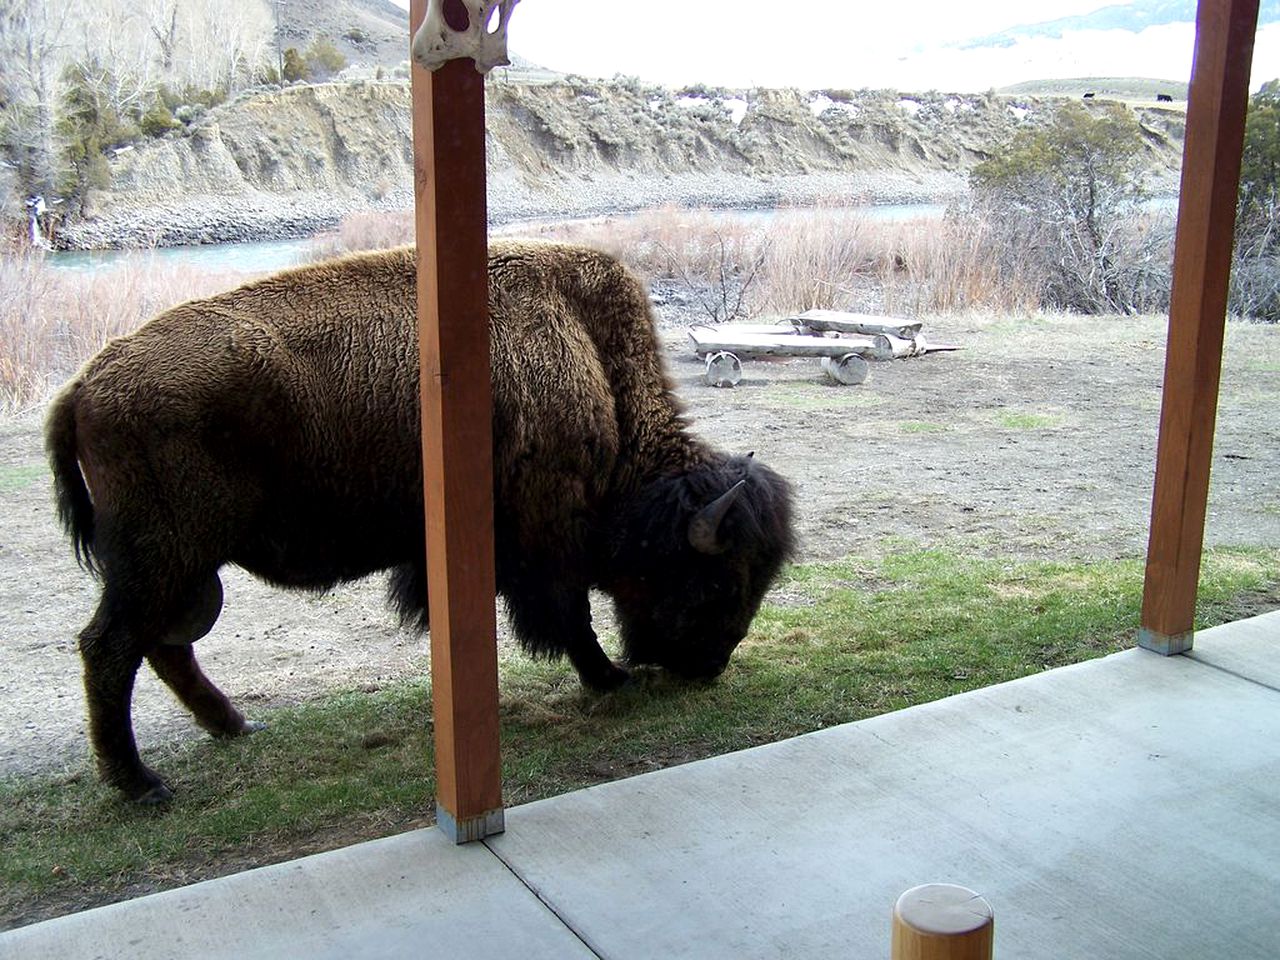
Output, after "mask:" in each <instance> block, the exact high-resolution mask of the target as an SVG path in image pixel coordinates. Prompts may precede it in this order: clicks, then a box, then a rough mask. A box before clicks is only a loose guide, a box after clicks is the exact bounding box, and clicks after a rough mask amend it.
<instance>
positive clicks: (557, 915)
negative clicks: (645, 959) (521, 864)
mask: <svg viewBox="0 0 1280 960" xmlns="http://www.w3.org/2000/svg"><path fill="white" fill-rule="evenodd" d="M481 843H483V844H484V847H485V849H486V850H488V851H489V852H490V853H491V854H493V856H494V858H495V859H496V860H497V861H498V862H499V863H500V864H502V865H503V866H504V867H506V868H507V872H508V873H510V874H511V875H512V876H513V877H515V878H516V880H517V881H519V883H520V885H521V886H523V887H524V888H525V889H526V890H528V891H529V892H530V893H531V894H533V895H534V897H536V898H537V900H538V902H539V903H540V904H542V905H543V906H544V907H546V908H547V910H548V911H550V913H551V915H552V916H554V917H555V918H556V919H557V920H559V921H560V925H561V926H563V927H564V928H565V929H566V930H568V931H569V932H570V933H571V934H573V935H574V936H575V937H577V938H578V942H579V943H581V944H582V945H583V947H585V948H586V949H587V950H589V951H590V952H591V955H592V956H593V957H597V958H599V960H605V955H604V954H603V953H601V952H600V951H599V950H598V949H597V948H596V946H595V944H593V943H592V942H591V941H590V940H588V939H587V937H586V935H585V934H584V933H583V932H582V931H581V930H579V929H578V928H577V927H575V926H574V925H573V924H572V923H570V922H569V920H568V918H567V917H565V915H564V914H562V913H561V912H560V911H559V910H557V909H556V905H555V904H554V903H552V902H551V901H550V900H548V899H547V898H546V897H545V896H543V894H542V891H541V890H539V889H538V888H537V887H535V886H534V885H533V884H531V883H530V882H529V881H528V880H526V879H525V878H524V877H523V876H521V875H520V871H519V870H517V869H516V868H515V867H513V866H512V865H511V864H510V863H508V862H507V861H506V860H504V859H503V857H502V854H500V853H498V851H497V850H495V849H494V848H493V845H492V844H490V843H489V842H488V841H485V840H482V841H481Z"/></svg>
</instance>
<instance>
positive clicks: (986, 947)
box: [892, 883, 995, 960]
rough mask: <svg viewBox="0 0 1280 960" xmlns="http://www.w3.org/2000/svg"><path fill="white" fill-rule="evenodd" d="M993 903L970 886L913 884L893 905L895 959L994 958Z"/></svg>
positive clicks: (960, 959)
mask: <svg viewBox="0 0 1280 960" xmlns="http://www.w3.org/2000/svg"><path fill="white" fill-rule="evenodd" d="M994 938H995V918H994V916H993V914H992V912H991V904H989V903H987V901H986V900H985V899H984V898H983V897H981V896H979V895H978V894H976V893H974V892H973V891H972V890H969V889H967V888H966V887H958V886H956V885H955V884H952V883H927V884H925V885H924V886H921V887H912V888H911V889H910V890H908V891H907V892H906V893H904V894H903V895H902V896H901V897H899V898H898V902H897V903H896V904H895V905H894V907H893V948H892V949H893V952H892V960H991V951H992V945H993V943H994Z"/></svg>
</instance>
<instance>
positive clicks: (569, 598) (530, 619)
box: [506, 581, 631, 692]
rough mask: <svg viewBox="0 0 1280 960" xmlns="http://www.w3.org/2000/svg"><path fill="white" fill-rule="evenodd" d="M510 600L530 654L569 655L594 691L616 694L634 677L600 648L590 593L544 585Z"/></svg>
mask: <svg viewBox="0 0 1280 960" xmlns="http://www.w3.org/2000/svg"><path fill="white" fill-rule="evenodd" d="M506 599H507V613H508V614H509V615H510V617H511V623H512V626H514V627H515V631H516V635H517V636H518V637H519V638H520V643H521V645H522V646H523V647H524V648H525V649H526V650H527V651H529V652H530V653H532V654H534V655H535V656H537V655H542V656H552V657H554V656H557V655H560V654H565V655H567V656H568V657H569V662H570V663H572V664H573V668H574V669H575V670H577V671H578V676H579V678H581V680H582V682H583V683H584V684H586V685H587V686H588V687H590V688H591V689H592V690H598V691H601V692H607V691H609V690H616V689H617V688H618V687H620V686H621V685H622V684H624V683H626V682H627V680H628V679H629V678H630V676H631V675H630V674H629V673H627V671H626V670H624V669H622V667H619V666H618V665H617V664H616V663H614V662H613V661H612V660H610V659H609V657H608V656H607V655H606V654H605V652H604V650H602V649H601V648H600V643H599V641H598V640H596V634H595V631H594V630H592V629H591V600H590V595H589V594H588V592H587V591H586V590H585V589H581V590H577V589H572V588H565V587H560V586H556V585H554V584H550V583H547V582H546V581H538V582H532V583H524V584H521V586H520V588H519V589H515V590H511V591H508V592H507V594H506Z"/></svg>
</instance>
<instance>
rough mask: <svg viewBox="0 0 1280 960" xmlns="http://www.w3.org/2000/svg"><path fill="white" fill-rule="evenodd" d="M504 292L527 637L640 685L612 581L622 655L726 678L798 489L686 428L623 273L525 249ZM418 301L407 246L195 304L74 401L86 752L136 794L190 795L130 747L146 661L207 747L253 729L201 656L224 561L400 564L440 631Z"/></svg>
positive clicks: (417, 617) (66, 414)
mask: <svg viewBox="0 0 1280 960" xmlns="http://www.w3.org/2000/svg"><path fill="white" fill-rule="evenodd" d="M488 277H489V310H490V327H491V333H492V336H491V369H492V374H493V436H494V501H495V508H494V509H495V538H496V541H495V546H496V575H497V586H498V591H499V593H500V594H501V595H502V597H503V599H504V601H505V604H506V609H507V613H508V616H509V619H510V621H511V623H512V626H513V628H514V631H515V633H516V635H517V636H518V638H519V640H520V642H521V644H522V646H523V647H524V648H525V649H526V650H527V651H529V652H530V653H532V654H535V655H544V656H551V657H559V656H562V655H563V656H567V657H568V658H569V660H570V662H571V663H572V664H573V666H574V668H575V669H576V670H577V672H578V675H579V676H580V678H581V680H582V682H583V683H584V684H585V685H586V686H588V687H590V688H593V689H595V690H601V691H604V690H609V689H611V688H614V687H616V686H618V685H619V684H621V683H622V682H624V681H625V680H626V679H627V677H628V673H627V671H626V669H625V667H624V666H620V665H617V664H615V663H613V662H612V661H611V660H610V659H609V657H608V656H607V655H606V654H605V653H604V652H603V650H601V648H600V645H599V643H598V642H597V640H596V636H595V634H594V633H593V631H592V629H591V611H590V605H589V600H588V593H589V591H590V590H591V589H592V588H599V589H600V590H602V591H604V592H605V593H606V594H608V595H609V596H610V597H611V598H612V600H613V603H614V606H615V608H616V612H617V616H618V620H619V623H620V630H621V641H622V648H623V653H624V655H625V661H626V662H628V663H630V664H652V665H657V666H660V667H663V668H666V669H667V670H669V671H672V672H673V673H675V674H677V675H679V676H682V677H686V678H706V679H710V678H713V677H715V676H717V675H719V674H720V672H721V671H722V670H723V669H724V668H725V666H726V664H727V662H728V660H729V656H730V654H731V652H732V651H733V649H734V648H735V647H736V646H737V644H738V642H739V641H740V640H741V639H742V638H743V636H744V635H745V634H746V632H747V628H748V625H749V624H750V622H751V620H752V618H753V617H754V615H755V613H756V610H757V608H758V607H759V605H760V601H761V598H762V597H763V595H764V593H765V590H766V589H767V588H768V586H769V584H770V583H771V581H772V580H773V579H774V577H775V575H776V574H777V573H778V571H779V568H780V567H781V565H782V563H783V562H784V560H785V559H786V558H787V557H788V555H789V554H790V552H791V550H792V545H793V539H792V532H791V494H790V490H789V486H788V484H787V482H786V481H785V480H784V479H783V478H782V477H781V476H779V475H778V474H777V473H775V472H774V471H772V470H770V469H769V468H768V467H766V466H764V465H763V464H762V463H760V462H759V461H758V460H755V459H754V458H752V456H751V455H750V454H747V455H746V456H731V455H729V454H726V453H723V452H721V451H718V450H716V449H713V448H712V447H710V446H708V445H707V444H706V443H704V442H703V441H701V440H700V439H698V438H697V437H695V436H694V435H693V434H692V433H691V432H690V430H689V427H688V424H687V422H686V420H685V419H684V417H683V416H682V413H681V408H680V405H679V403H678V402H677V400H676V398H675V396H674V395H673V392H672V387H671V384H670V382H669V381H668V379H667V378H666V375H665V373H664V371H663V368H662V363H661V358H660V356H659V349H658V344H657V338H656V335H655V332H654V327H653V321H652V315H651V312H650V308H649V302H648V298H647V296H646V294H645V291H644V288H643V287H642V285H641V284H640V283H639V282H638V281H637V280H636V279H635V278H634V277H633V276H632V275H631V274H630V273H628V272H627V270H626V269H625V268H624V267H623V266H622V265H621V264H619V263H618V261H617V260H615V259H613V258H612V257H610V256H608V255H606V254H603V253H600V252H597V251H594V250H590V249H586V248H580V247H574V246H568V245H561V244H553V243H541V242H536V241H506V242H501V243H495V244H494V245H493V246H492V248H491V249H490V252H489V264H488ZM415 284H416V258H415V254H414V251H413V249H412V248H404V249H399V250H393V251H384V252H377V253H366V254H358V255H353V256H349V257H346V258H342V259H338V260H333V261H329V262H325V263H320V264H315V265H311V266H305V267H301V268H297V269H293V270H289V271H286V272H283V273H280V274H278V275H275V276H272V277H269V278H266V279H263V280H259V281H256V282H253V283H249V284H246V285H244V286H241V287H239V288H237V289H235V290H231V291H229V292H227V293H222V294H219V295H217V296H214V297H210V298H208V299H204V300H196V301H192V302H190V303H185V304H182V305H180V306H177V307H174V308H173V309H171V310H168V311H166V312H164V313H162V314H160V315H159V316H157V317H156V318H154V319H153V320H151V321H150V322H149V323H147V324H145V325H144V326H143V327H141V328H140V329H139V330H138V331H137V332H135V333H133V334H132V335H130V336H127V337H122V338H120V339H118V340H114V341H112V342H111V343H109V344H107V346H106V347H105V348H103V350H102V351H101V352H100V353H99V354H98V355H97V356H96V357H94V358H93V359H92V360H90V361H89V362H88V363H87V364H86V365H85V367H84V368H83V369H82V370H81V371H80V372H79V374H78V375H77V376H76V377H75V378H74V379H73V380H72V381H71V382H70V383H69V384H68V385H67V386H66V387H65V388H64V389H63V390H62V392H61V393H60V394H59V395H58V397H57V398H56V399H55V400H54V402H53V404H52V406H51V408H50V412H49V417H48V422H47V426H46V445H47V449H48V454H49V458H50V462H51V465H52V468H53V475H54V485H55V494H56V499H57V507H58V513H59V516H60V518H61V521H62V523H63V526H64V527H65V528H66V530H67V532H68V534H69V536H70V537H71V539H72V541H73V542H74V545H75V551H76V556H77V558H78V559H79V560H80V562H81V563H82V564H83V565H84V566H86V567H87V568H88V569H89V570H90V571H91V572H93V573H94V574H96V575H97V576H98V577H99V578H100V579H101V581H102V595H101V599H100V601H99V604H98V607H97V609H96V611H95V612H94V614H93V617H92V618H91V619H90V621H89V623H88V625H87V626H86V627H85V628H84V630H83V631H82V632H81V634H80V654H81V658H82V661H83V668H84V684H85V694H86V699H87V703H88V714H89V737H90V740H91V743H92V746H93V750H94V753H95V755H96V758H97V763H98V768H99V771H100V773H101V775H102V777H103V779H104V780H105V781H107V782H108V783H110V784H112V785H114V786H115V787H117V788H119V790H120V791H122V792H123V793H124V794H125V795H126V796H127V797H129V798H131V799H133V800H137V801H141V802H144V803H160V802H164V801H166V800H168V799H169V798H170V797H171V796H172V793H171V791H170V789H169V787H168V786H167V785H166V784H165V783H164V781H163V780H162V779H161V778H160V777H159V776H158V775H157V774H156V773H154V772H153V771H152V770H150V769H148V768H147V767H146V766H145V765H144V764H143V763H142V760H141V758H140V757H139V755H138V750H137V746H136V744H135V742H134V736H133V729H132V720H131V709H130V701H131V697H132V690H133V683H134V678H135V675H136V673H137V670H138V668H139V667H140V666H141V663H142V661H143V660H144V659H146V660H147V661H148V662H149V663H150V664H151V666H152V668H153V669H154V670H155V672H156V673H157V674H158V675H159V677H160V678H161V679H162V680H163V681H164V682H165V683H166V684H167V685H168V686H169V688H170V689H171V690H172V691H173V692H174V694H176V696H177V697H178V699H179V700H181V702H182V703H183V704H184V705H185V706H186V707H187V708H188V709H189V710H190V711H191V713H192V714H193V715H194V716H195V719H196V720H197V722H199V723H200V725H201V726H203V727H204V728H205V729H207V730H208V731H210V732H211V733H213V734H215V735H218V736H236V735H239V734H242V733H245V732H247V731H249V730H250V729H252V727H253V725H252V724H250V723H248V722H247V721H246V720H245V718H244V716H243V715H242V714H241V713H240V712H239V711H238V710H237V709H236V708H235V707H234V706H233V705H232V704H231V702H230V701H229V700H228V698H227V697H226V696H225V695H224V694H223V693H222V692H221V691H220V690H219V689H218V688H217V687H216V686H215V685H214V684H213V683H212V682H211V681H210V680H209V679H208V678H207V677H206V676H205V675H204V673H203V672H202V671H201V670H200V667H199V665H198V664H197V662H196V658H195V655H194V652H193V649H192V644H193V643H194V642H195V641H196V640H198V639H199V638H200V637H202V636H204V635H205V634H206V633H208V632H209V630H210V629H211V628H212V627H213V625H214V622H215V621H216V620H217V617H218V614H219V612H220V610H221V607H222V584H221V581H220V580H219V578H218V571H219V569H220V568H221V567H222V566H223V565H224V564H227V563H233V564H237V565H239V566H240V567H242V568H244V569H245V570H248V571H249V572H250V573H252V574H254V575H256V576H257V577H260V578H261V579H263V580H266V581H268V582H270V583H273V584H277V585H279V586H282V587H293V588H301V589H305V590H317V591H323V590H326V589H329V588H331V587H333V586H334V585H336V584H339V583H342V582H344V581H350V580H354V579H357V578H360V577H364V576H366V575H368V574H371V573H374V572H377V571H389V572H390V579H389V585H388V597H389V600H390V601H391V602H392V603H393V605H394V606H395V607H397V608H398V611H399V613H400V615H401V617H402V618H403V619H404V620H405V621H406V622H407V623H409V624H410V625H416V626H417V627H419V628H421V629H424V630H425V629H426V628H427V627H428V625H429V615H428V605H427V582H426V573H425V565H426V560H425V548H424V542H423V541H424V536H423V530H424V516H423V494H422V491H423V483H422V455H421V449H420V446H419V438H420V429H419V400H418V354H417V350H418V335H417V322H416V315H415V303H416V300H415Z"/></svg>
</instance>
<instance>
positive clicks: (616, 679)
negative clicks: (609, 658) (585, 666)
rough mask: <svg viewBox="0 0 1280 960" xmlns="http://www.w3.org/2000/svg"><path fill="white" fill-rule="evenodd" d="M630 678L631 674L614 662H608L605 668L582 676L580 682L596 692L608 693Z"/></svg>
mask: <svg viewBox="0 0 1280 960" xmlns="http://www.w3.org/2000/svg"><path fill="white" fill-rule="evenodd" d="M630 680H631V674H630V673H629V672H627V671H626V670H624V669H623V668H622V667H620V666H618V665H617V664H615V663H610V664H609V668H608V669H607V670H601V671H599V672H598V673H593V674H592V675H591V676H589V677H583V678H582V682H583V683H585V684H586V685H587V686H588V687H590V688H591V689H592V690H594V691H596V692H597V693H610V692H612V691H614V690H617V689H618V688H619V687H621V686H622V685H623V684H624V683H627V682H629V681H630Z"/></svg>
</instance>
